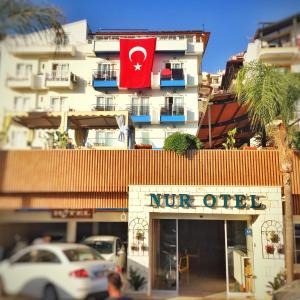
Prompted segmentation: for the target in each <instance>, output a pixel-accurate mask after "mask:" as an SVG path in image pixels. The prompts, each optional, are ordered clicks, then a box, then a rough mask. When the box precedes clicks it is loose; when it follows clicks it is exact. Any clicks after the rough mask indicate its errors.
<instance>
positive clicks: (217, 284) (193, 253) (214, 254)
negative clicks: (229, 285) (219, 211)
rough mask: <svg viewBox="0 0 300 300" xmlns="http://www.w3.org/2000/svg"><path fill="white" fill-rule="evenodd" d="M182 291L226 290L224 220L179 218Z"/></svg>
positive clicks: (180, 290) (190, 293)
mask: <svg viewBox="0 0 300 300" xmlns="http://www.w3.org/2000/svg"><path fill="white" fill-rule="evenodd" d="M178 248H179V251H178V253H179V257H178V272H179V293H180V294H182V295H185V296H188V295H191V296H194V295H197V296H199V295H201V296H207V295H211V294H217V293H221V292H225V291H226V261H225V232H224V221H215V220H179V221H178Z"/></svg>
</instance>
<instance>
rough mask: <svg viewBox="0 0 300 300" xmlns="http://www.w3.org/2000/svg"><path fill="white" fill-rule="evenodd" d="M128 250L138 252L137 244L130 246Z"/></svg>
mask: <svg viewBox="0 0 300 300" xmlns="http://www.w3.org/2000/svg"><path fill="white" fill-rule="evenodd" d="M130 248H131V251H138V250H139V247H138V245H137V244H132V245H131V247H130Z"/></svg>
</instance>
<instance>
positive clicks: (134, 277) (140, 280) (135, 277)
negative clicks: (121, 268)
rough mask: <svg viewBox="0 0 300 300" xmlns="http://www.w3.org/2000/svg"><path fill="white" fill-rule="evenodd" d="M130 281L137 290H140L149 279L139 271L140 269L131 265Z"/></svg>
mask: <svg viewBox="0 0 300 300" xmlns="http://www.w3.org/2000/svg"><path fill="white" fill-rule="evenodd" d="M128 282H129V284H130V286H131V287H132V288H133V289H134V290H135V291H138V290H139V289H141V288H142V287H143V286H144V285H145V284H146V282H147V281H146V278H145V277H144V276H142V275H140V274H139V273H138V270H134V269H132V268H131V267H130V269H129V279H128Z"/></svg>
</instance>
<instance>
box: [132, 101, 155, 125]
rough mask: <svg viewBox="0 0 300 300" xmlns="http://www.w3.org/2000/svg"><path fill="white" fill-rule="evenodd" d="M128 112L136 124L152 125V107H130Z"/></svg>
mask: <svg viewBox="0 0 300 300" xmlns="http://www.w3.org/2000/svg"><path fill="white" fill-rule="evenodd" d="M127 109H128V111H129V112H130V114H131V119H132V121H133V122H134V123H150V122H151V117H150V106H149V105H130V106H128V108H127Z"/></svg>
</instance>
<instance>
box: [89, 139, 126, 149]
mask: <svg viewBox="0 0 300 300" xmlns="http://www.w3.org/2000/svg"><path fill="white" fill-rule="evenodd" d="M86 146H87V147H91V148H93V147H95V148H97V147H112V148H124V142H120V141H119V140H118V138H117V137H98V138H87V142H86Z"/></svg>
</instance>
